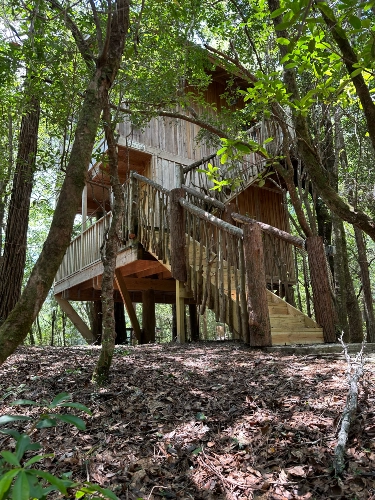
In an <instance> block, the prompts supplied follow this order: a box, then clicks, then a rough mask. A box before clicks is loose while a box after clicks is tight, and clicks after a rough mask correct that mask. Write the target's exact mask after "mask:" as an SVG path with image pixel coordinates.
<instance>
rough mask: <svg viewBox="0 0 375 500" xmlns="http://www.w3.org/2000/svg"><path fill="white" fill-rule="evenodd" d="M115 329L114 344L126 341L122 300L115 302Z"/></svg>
mask: <svg viewBox="0 0 375 500" xmlns="http://www.w3.org/2000/svg"><path fill="white" fill-rule="evenodd" d="M115 330H116V344H125V343H126V341H127V335H126V323H125V310H124V304H123V302H115Z"/></svg>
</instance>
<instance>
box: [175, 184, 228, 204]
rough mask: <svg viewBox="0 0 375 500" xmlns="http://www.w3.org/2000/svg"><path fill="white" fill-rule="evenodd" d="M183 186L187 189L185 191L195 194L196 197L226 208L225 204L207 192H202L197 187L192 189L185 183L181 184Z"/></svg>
mask: <svg viewBox="0 0 375 500" xmlns="http://www.w3.org/2000/svg"><path fill="white" fill-rule="evenodd" d="M181 188H182V189H183V190H184V191H185V193H188V194H191V195H192V196H195V197H196V198H198V199H200V200H202V201H205V202H206V203H209V204H210V205H212V206H213V207H216V208H220V209H221V210H224V209H225V204H224V203H223V202H221V201H219V200H216V199H215V198H211V196H207V195H206V194H202V193H200V192H199V191H197V190H196V189H192V188H190V187H188V186H186V185H185V184H183V185H182V186H181Z"/></svg>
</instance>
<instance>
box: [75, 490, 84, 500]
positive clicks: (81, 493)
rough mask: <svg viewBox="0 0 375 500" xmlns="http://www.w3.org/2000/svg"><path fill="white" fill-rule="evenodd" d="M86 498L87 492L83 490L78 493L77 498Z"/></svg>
mask: <svg viewBox="0 0 375 500" xmlns="http://www.w3.org/2000/svg"><path fill="white" fill-rule="evenodd" d="M84 496H85V492H84V491H82V490H79V491H76V498H82V497H84Z"/></svg>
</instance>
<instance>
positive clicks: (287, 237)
mask: <svg viewBox="0 0 375 500" xmlns="http://www.w3.org/2000/svg"><path fill="white" fill-rule="evenodd" d="M231 216H232V219H233V220H235V221H236V222H240V223H242V224H247V223H250V222H252V223H254V222H255V223H256V224H258V226H259V227H260V228H261V229H262V231H264V232H265V233H268V234H271V235H272V236H276V238H279V239H280V240H283V241H286V242H287V243H290V244H291V245H294V246H295V247H298V248H301V249H302V250H304V249H305V240H303V239H302V238H299V237H298V236H293V235H292V234H289V233H287V232H286V231H283V230H282V229H278V228H277V227H273V226H270V225H269V224H266V223H264V222H259V221H257V220H254V219H251V218H250V217H246V216H245V215H241V214H237V213H235V212H234V213H232V214H231Z"/></svg>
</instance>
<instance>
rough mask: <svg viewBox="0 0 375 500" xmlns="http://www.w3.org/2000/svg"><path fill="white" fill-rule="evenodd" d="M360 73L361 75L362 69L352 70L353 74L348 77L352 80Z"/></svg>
mask: <svg viewBox="0 0 375 500" xmlns="http://www.w3.org/2000/svg"><path fill="white" fill-rule="evenodd" d="M360 73H362V68H358V69H356V70H354V71H353V73H351V74H350V77H351V78H354V77H355V76H358V75H359V74H360Z"/></svg>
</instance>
